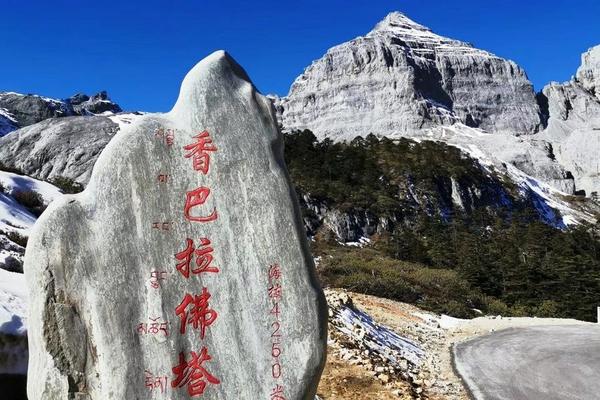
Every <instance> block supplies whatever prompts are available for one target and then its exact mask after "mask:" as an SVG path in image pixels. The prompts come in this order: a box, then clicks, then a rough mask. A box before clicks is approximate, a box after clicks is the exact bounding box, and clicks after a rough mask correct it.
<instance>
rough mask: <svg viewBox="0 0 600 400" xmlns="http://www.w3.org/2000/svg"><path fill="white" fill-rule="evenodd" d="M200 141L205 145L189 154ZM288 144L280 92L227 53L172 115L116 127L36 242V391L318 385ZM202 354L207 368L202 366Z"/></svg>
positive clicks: (319, 311)
mask: <svg viewBox="0 0 600 400" xmlns="http://www.w3.org/2000/svg"><path fill="white" fill-rule="evenodd" d="M170 130H172V131H170ZM204 130H206V131H207V132H209V133H210V139H212V142H204V145H202V144H201V142H200V139H201V138H202V137H201V136H199V132H203V131H204ZM171 133H173V135H172V136H171ZM196 139H198V142H196ZM191 143H198V144H199V146H201V147H200V148H202V149H203V150H200V152H199V153H196V156H195V157H192V158H186V157H185V155H186V154H189V153H188V152H191V151H192V150H191V149H190V148H188V149H187V150H185V149H184V148H183V147H184V146H186V145H189V144H191ZM281 144H282V141H281V136H280V134H279V133H278V131H277V129H276V125H275V120H274V115H273V112H272V108H271V104H270V102H269V101H268V100H267V99H266V98H265V97H263V96H261V95H260V94H258V93H257V92H256V90H255V89H254V87H253V86H252V84H251V83H250V82H249V80H248V77H247V76H246V74H245V72H244V71H243V70H242V69H241V67H240V66H239V65H237V64H236V63H235V61H233V60H232V59H231V58H230V57H229V56H228V55H226V54H225V53H223V52H217V53H214V54H213V55H211V56H210V57H208V58H206V59H205V60H203V61H202V62H200V63H199V64H198V65H197V66H196V67H194V69H193V70H192V71H191V72H190V73H189V74H188V75H187V76H186V78H185V80H184V82H183V84H182V88H181V93H180V97H179V99H178V101H177V104H176V105H175V107H174V108H173V110H172V111H171V112H170V113H167V114H156V115H146V116H144V117H142V118H141V119H140V120H138V121H136V122H134V123H133V124H132V125H131V126H130V127H127V128H125V129H123V130H122V131H121V132H119V134H118V135H117V136H116V137H115V138H114V139H113V140H112V141H111V142H110V143H109V145H108V146H107V147H106V149H105V150H104V152H103V153H102V155H101V156H100V158H99V159H98V162H97V163H96V165H95V167H94V172H93V174H92V175H93V176H92V179H91V181H90V182H89V185H88V187H87V188H86V190H85V191H84V192H82V193H80V194H77V195H74V196H64V197H63V198H61V199H59V200H56V201H55V202H54V203H53V204H52V205H51V206H50V208H49V209H48V210H47V211H46V212H45V213H44V214H43V215H42V217H41V218H40V220H39V221H38V223H37V224H36V227H35V228H34V233H33V234H32V235H31V237H30V240H29V244H28V247H27V252H26V260H25V271H26V272H25V273H26V278H27V283H28V286H29V288H30V299H31V304H30V324H29V337H30V364H29V379H28V381H29V387H28V396H29V399H30V400H41V399H67V398H75V399H98V400H100V399H102V400H111V399H115V400H122V399H136V398H150V397H153V396H167V397H168V398H172V399H188V398H191V395H192V394H193V393H196V394H197V393H198V392H200V391H203V392H204V394H203V395H202V398H206V399H254V398H257V399H267V398H271V394H272V393H277V391H278V390H279V389H281V390H282V391H283V395H284V396H285V398H286V399H298V400H299V399H303V400H306V399H311V400H312V399H313V398H314V395H315V392H316V388H317V383H318V380H319V376H320V374H321V370H322V365H323V362H324V357H325V354H324V352H325V346H326V324H327V321H326V317H327V314H326V306H325V302H324V297H323V294H322V292H321V289H320V287H319V285H318V283H317V282H316V278H315V275H314V266H313V261H312V258H311V256H310V254H309V252H308V248H307V243H306V238H305V232H304V230H303V229H302V223H301V221H300V216H299V215H300V214H299V209H298V204H297V200H296V199H295V196H294V194H293V190H292V187H291V184H290V182H289V179H288V176H287V173H286V170H285V165H284V161H283V155H282V148H281V147H282V146H281ZM213 146H215V147H216V148H215V147H213ZM196 149H198V148H196ZM201 155H208V156H209V157H210V162H209V163H208V161H207V159H206V158H202V157H201ZM202 188H209V189H210V192H206V191H205V189H203V191H202V192H198V190H200V189H202ZM190 193H192V194H190ZM194 193H195V194H194ZM186 198H187V199H188V200H190V202H189V203H188V205H189V206H190V208H188V209H187V210H188V211H186V208H185V207H184V205H185V202H186ZM194 218H195V220H192V219H194ZM186 238H190V239H188V240H187V243H188V246H190V242H191V246H192V247H188V248H189V249H191V250H193V249H194V248H195V247H194V246H197V250H196V252H195V253H193V254H189V257H191V259H189V258H188V260H189V261H191V262H194V260H195V262H196V264H193V265H192V266H191V272H192V273H189V272H190V270H189V269H188V270H187V272H188V277H186V276H185V272H186V267H185V261H186V256H185V255H182V254H183V253H179V252H181V251H182V250H184V249H186ZM202 238H206V239H207V240H210V242H211V243H210V247H211V249H210V250H208V248H207V247H205V246H202V245H201V243H202V242H204V244H205V245H207V244H206V241H203V240H202ZM202 250H204V251H202ZM176 254H179V258H176V256H175V255H176ZM211 256H212V257H214V259H211ZM194 257H195V258H194ZM178 263H181V264H180V266H179V268H176V265H177V264H178ZM275 264H277V265H278V266H279V267H278V268H277V267H273V266H274V265H275ZM188 265H189V264H188ZM215 267H218V272H217V271H214V270H213V268H215ZM205 268H209V270H208V271H207V270H206V269H205ZM153 271H154V272H155V273H156V274H155V275H153ZM163 272H164V273H163ZM279 273H280V274H279ZM153 277H154V278H155V280H154V281H153ZM163 278H164V279H163ZM153 285H154V286H153ZM278 285H280V286H278ZM279 287H280V288H281V292H279V291H278V290H277V288H279ZM203 288H206V289H207V291H208V293H209V294H210V298H206V296H204V297H202V294H203V293H204V294H205V295H206V294H207V293H206V292H204V291H203ZM186 294H190V295H191V296H194V295H196V296H197V297H196V298H195V301H196V302H199V303H197V304H196V305H197V306H198V310H200V311H201V310H202V309H204V310H205V311H207V312H208V314H204V316H203V317H201V316H200V315H198V314H195V313H194V311H193V307H192V306H189V307H186V304H185V303H183V302H182V299H183V300H185V299H186V297H187V296H186ZM203 302H204V303H203ZM275 303H277V304H278V308H274V304H275ZM203 304H204V306H205V307H206V308H203ZM178 307H179V308H180V310H179V311H180V313H179V314H177V312H176V311H177V310H176V309H177V308H178ZM198 310H197V311H198ZM186 313H187V314H186ZM194 315H196V316H198V317H199V318H200V319H199V320H195V323H194V321H193V318H192V317H193V316H194ZM151 318H153V319H154V321H157V320H156V318H158V321H159V322H161V323H165V324H166V325H163V326H162V328H164V329H163V330H161V329H159V328H158V327H157V329H156V330H154V331H153V330H152V328H151V323H152V320H151ZM142 324H148V325H147V329H145V328H144V325H142ZM159 326H160V325H159ZM183 328H186V329H185V332H183V331H182V330H183ZM203 329H205V332H204V333H205V334H202V331H203ZM279 335H281V336H279ZM202 349H205V350H202ZM279 349H281V351H279ZM192 352H195V353H192ZM194 354H195V355H196V356H199V357H200V359H199V360H196V361H197V363H199V364H200V365H199V366H200V367H202V368H204V369H192V370H190V369H189V368H193V366H194V364H193V357H194ZM204 356H206V357H204ZM209 356H210V358H207V357H209ZM183 362H187V363H189V364H188V365H183ZM178 365H180V366H181V367H180V370H178V368H177V366H178ZM279 366H280V367H281V374H280V373H279V371H280V370H279V368H280V367H279ZM188 372H195V373H194V374H192V375H188V377H187V379H184V380H183V382H180V381H178V380H177V378H178V376H179V375H181V374H182V373H188ZM149 380H150V382H152V384H151V385H150V386H151V387H148V386H147V385H148V382H149ZM161 385H162V386H161ZM163 388H164V392H162V393H161V390H163Z"/></svg>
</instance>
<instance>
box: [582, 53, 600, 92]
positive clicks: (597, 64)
mask: <svg viewBox="0 0 600 400" xmlns="http://www.w3.org/2000/svg"><path fill="white" fill-rule="evenodd" d="M577 81H579V82H580V83H581V86H583V88H584V89H586V90H587V91H589V92H590V93H592V94H594V95H595V96H596V97H598V98H599V99H600V46H596V47H592V48H591V49H589V50H588V51H587V52H586V53H584V54H583V55H582V56H581V67H579V69H578V70H577Z"/></svg>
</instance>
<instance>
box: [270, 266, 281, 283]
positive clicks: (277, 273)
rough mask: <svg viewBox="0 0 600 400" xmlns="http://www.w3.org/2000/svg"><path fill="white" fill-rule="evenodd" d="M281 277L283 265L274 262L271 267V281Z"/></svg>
mask: <svg viewBox="0 0 600 400" xmlns="http://www.w3.org/2000/svg"><path fill="white" fill-rule="evenodd" d="M279 279H281V267H280V266H279V264H273V265H271V266H270V267H269V282H271V281H273V280H279Z"/></svg>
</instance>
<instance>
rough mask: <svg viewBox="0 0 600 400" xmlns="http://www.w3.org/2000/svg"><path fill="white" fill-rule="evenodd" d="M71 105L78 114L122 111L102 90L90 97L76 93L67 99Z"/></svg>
mask: <svg viewBox="0 0 600 400" xmlns="http://www.w3.org/2000/svg"><path fill="white" fill-rule="evenodd" d="M67 101H68V102H69V104H71V105H72V106H73V110H75V112H76V113H77V114H79V115H88V114H102V113H106V112H109V113H113V114H116V113H119V112H121V111H123V110H122V109H121V107H119V105H118V104H115V103H113V102H112V101H111V100H110V98H109V97H108V93H106V92H105V91H102V92H100V93H98V94H96V95H94V96H92V97H89V96H87V95H85V94H82V93H78V94H76V95H75V96H72V97H71V98H70V99H68V100H67Z"/></svg>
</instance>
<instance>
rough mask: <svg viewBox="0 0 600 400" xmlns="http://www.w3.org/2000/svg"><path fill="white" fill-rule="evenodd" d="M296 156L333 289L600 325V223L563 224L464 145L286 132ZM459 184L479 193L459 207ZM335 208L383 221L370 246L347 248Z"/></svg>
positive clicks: (471, 312) (317, 249) (440, 308)
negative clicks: (343, 139) (340, 139)
mask: <svg viewBox="0 0 600 400" xmlns="http://www.w3.org/2000/svg"><path fill="white" fill-rule="evenodd" d="M285 157H286V162H287V164H288V168H289V171H290V175H291V177H292V180H293V182H294V184H295V186H296V190H297V192H298V195H299V198H300V199H301V204H302V206H303V210H302V211H303V217H304V219H305V222H306V221H308V222H309V223H308V226H309V227H312V228H309V234H310V235H311V236H312V238H313V241H312V247H313V253H314V256H315V257H316V258H317V263H318V268H317V269H318V272H319V274H320V278H321V280H322V283H323V284H324V285H325V286H327V285H330V286H336V287H345V288H347V289H349V290H352V291H356V292H362V293H366V294H373V295H377V296H381V297H386V298H391V299H394V300H399V301H404V302H409V303H413V304H417V305H419V306H421V307H424V308H427V309H430V310H432V311H436V312H443V313H447V314H450V315H453V316H457V317H474V316H477V315H480V314H481V313H484V314H500V315H503V316H508V315H512V316H539V317H570V318H578V319H584V320H590V321H593V320H595V318H596V307H597V306H598V305H600V262H599V260H600V241H599V240H598V236H597V232H598V226H597V225H596V226H590V225H586V224H580V225H577V226H574V227H573V226H572V227H561V226H556V224H552V223H551V221H548V220H547V218H545V217H544V216H543V215H542V214H543V213H541V212H540V211H539V210H538V209H537V208H536V198H535V196H534V195H533V194H531V193H523V191H522V190H521V191H520V190H519V188H518V187H516V185H515V184H514V183H513V182H511V181H510V179H508V178H507V177H506V176H503V175H502V174H499V173H496V172H493V171H489V170H488V169H486V168H484V167H482V166H481V165H480V164H479V163H478V162H477V161H476V160H474V159H472V158H470V157H469V156H467V155H466V154H464V153H462V152H461V151H460V150H459V149H457V148H454V147H451V146H448V145H445V144H442V143H438V142H429V141H424V142H416V141H412V140H409V139H400V140H396V141H392V140H388V139H385V138H383V139H377V138H376V137H375V136H373V135H369V136H368V137H367V138H364V139H363V138H357V139H355V140H354V141H352V142H350V143H334V142H332V141H330V140H327V139H325V140H323V141H318V140H317V139H316V138H315V136H314V135H313V134H312V133H311V132H310V131H303V132H295V133H293V134H287V135H285ZM453 190H454V191H455V192H456V191H459V190H460V191H462V192H463V193H464V194H465V195H464V196H463V197H464V198H466V199H467V200H466V201H463V203H462V204H460V205H457V204H456V202H453V200H452V191H453ZM316 205H318V206H316ZM316 209H318V210H321V211H315V210H316ZM323 210H324V211H323ZM334 210H335V211H337V212H339V213H341V214H343V215H346V216H349V218H348V219H346V220H345V221H348V220H350V221H356V220H359V221H360V220H361V216H362V219H363V220H364V219H366V220H368V221H371V225H374V227H372V228H373V229H371V230H372V232H370V234H369V235H368V236H369V238H370V239H371V240H370V242H368V243H366V244H364V245H363V246H362V247H360V248H359V247H356V246H348V245H347V244H344V243H343V240H341V239H340V238H339V237H338V235H336V234H335V233H334V232H332V229H331V225H332V223H331V222H330V223H329V224H327V223H323V220H324V219H326V217H327V213H331V212H332V211H334ZM364 216H366V218H365V217H364ZM372 221H379V222H377V223H375V224H373V223H372ZM358 225H360V224H358ZM368 233H369V232H368Z"/></svg>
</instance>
